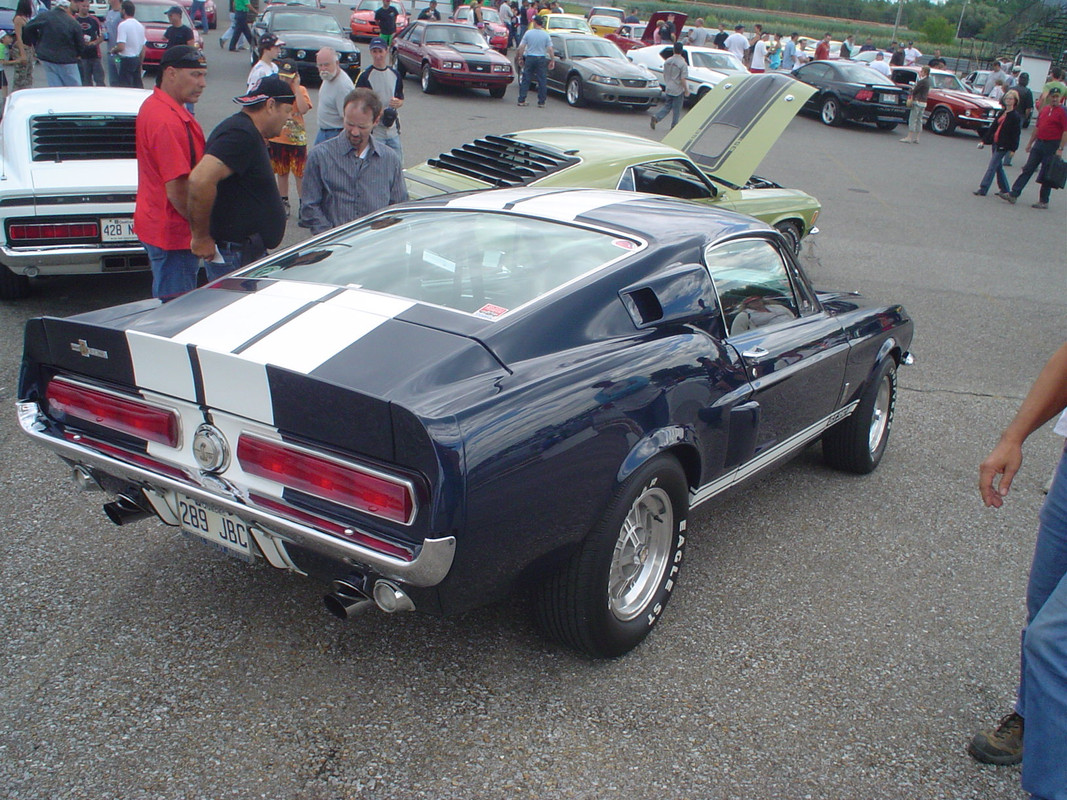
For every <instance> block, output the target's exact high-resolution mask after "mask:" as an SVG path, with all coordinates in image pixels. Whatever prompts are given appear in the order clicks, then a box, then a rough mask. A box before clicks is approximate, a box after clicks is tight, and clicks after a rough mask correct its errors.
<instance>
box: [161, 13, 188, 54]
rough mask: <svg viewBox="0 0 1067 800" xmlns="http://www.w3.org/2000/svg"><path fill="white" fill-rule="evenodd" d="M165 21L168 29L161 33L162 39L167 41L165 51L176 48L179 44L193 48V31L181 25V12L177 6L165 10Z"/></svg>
mask: <svg viewBox="0 0 1067 800" xmlns="http://www.w3.org/2000/svg"><path fill="white" fill-rule="evenodd" d="M167 19H168V20H170V27H169V28H167V29H166V30H165V31H163V38H164V39H166V40H167V49H168V50H170V49H171V48H172V47H177V46H178V45H180V44H185V45H189V47H195V42H194V39H193V29H192V28H190V27H189V26H188V25H182V10H181V7H179V6H171V7H170V8H169V9H167Z"/></svg>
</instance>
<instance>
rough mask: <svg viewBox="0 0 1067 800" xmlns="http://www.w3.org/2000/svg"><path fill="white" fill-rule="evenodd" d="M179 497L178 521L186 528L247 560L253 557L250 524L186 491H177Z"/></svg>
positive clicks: (194, 534) (187, 531)
mask: <svg viewBox="0 0 1067 800" xmlns="http://www.w3.org/2000/svg"><path fill="white" fill-rule="evenodd" d="M176 498H177V501H178V524H179V525H181V529H182V530H183V531H185V532H186V533H189V534H192V535H193V536H197V537H199V538H201V539H203V540H204V541H206V542H208V543H209V544H213V545H215V546H217V547H221V548H223V549H225V550H228V551H230V552H231V553H233V554H235V555H237V556H239V557H241V558H243V559H245V560H246V561H250V560H252V559H253V558H254V556H253V555H252V546H251V544H250V543H249V535H248V526H247V525H245V524H244V523H243V522H242V521H241V520H240V519H238V518H237V517H235V516H233V515H232V514H225V513H221V512H219V511H216V510H214V509H213V508H211V507H210V506H208V505H206V504H204V503H201V502H200V501H199V500H194V499H193V498H192V497H186V496H185V495H183V494H178V495H176Z"/></svg>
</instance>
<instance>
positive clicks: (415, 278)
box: [244, 209, 641, 318]
mask: <svg viewBox="0 0 1067 800" xmlns="http://www.w3.org/2000/svg"><path fill="white" fill-rule="evenodd" d="M640 246H641V243H640V242H637V241H635V240H632V239H628V238H621V237H619V236H616V235H614V234H609V233H605V232H602V231H593V230H588V229H586V228H580V227H577V226H574V225H567V224H564V223H559V222H553V221H549V220H544V219H531V218H528V217H520V216H516V215H513V214H496V213H492V212H472V211H444V210H440V209H436V210H433V211H428V210H418V211H402V212H397V213H390V214H384V215H380V216H377V217H373V218H370V219H367V220H366V221H364V222H361V223H358V224H356V225H355V226H353V227H346V228H343V229H340V230H339V231H338V232H337V234H336V235H334V236H331V237H330V238H328V239H326V240H324V241H321V242H318V243H316V244H314V245H311V246H308V247H304V248H301V249H300V250H298V251H296V252H294V253H289V254H288V255H285V256H282V257H280V258H277V259H272V260H271V261H268V262H266V263H264V264H262V265H261V266H258V267H256V268H255V269H254V270H251V271H250V272H247V273H244V275H245V276H248V277H256V278H264V277H270V278H274V279H280V280H295V281H307V282H313V283H325V284H333V285H335V286H358V287H361V288H364V289H370V290H373V291H377V292H384V293H387V294H392V295H396V296H398V297H405V298H408V299H410V300H416V301H419V302H423V303H433V304H434V305H439V306H444V307H446V308H452V309H455V310H457V311H463V312H466V313H469V314H475V315H478V316H482V317H486V318H496V317H499V316H502V315H503V314H505V313H507V312H508V311H511V310H513V309H515V308H518V307H519V306H521V305H523V304H525V303H528V302H530V301H531V300H535V299H537V298H538V297H540V296H542V295H544V294H547V293H549V292H551V291H552V290H554V289H557V288H559V287H560V286H562V285H564V284H566V283H568V282H570V281H572V280H574V279H575V278H578V277H580V276H582V275H585V274H586V273H589V272H592V271H594V270H597V269H599V268H601V267H603V266H605V265H606V264H609V263H610V262H612V261H615V260H617V259H619V258H622V257H624V256H627V255H629V254H631V253H632V252H634V251H636V250H637V249H639V248H640Z"/></svg>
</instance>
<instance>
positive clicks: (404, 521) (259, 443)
mask: <svg viewBox="0 0 1067 800" xmlns="http://www.w3.org/2000/svg"><path fill="white" fill-rule="evenodd" d="M237 461H238V462H239V463H240V465H241V469H243V470H244V471H245V472H247V473H248V474H249V475H255V476H257V477H260V478H266V479H267V480H271V481H275V482H277V483H280V484H282V485H283V486H287V487H289V488H291V489H296V490H298V491H301V492H305V493H307V494H310V495H314V496H315V497H321V498H322V499H323V500H329V501H330V502H333V503H337V504H339V505H343V506H347V507H348V508H353V509H356V510H357V511H362V512H364V513H367V514H371V515H373V516H376V517H381V518H382V519H387V520H390V521H392V522H398V523H400V524H401V525H410V524H411V522H412V521H413V520H414V519H415V510H416V508H415V491H414V488H413V487H412V485H411V483H410V482H409V481H407V480H405V479H403V478H400V477H394V476H391V475H386V474H384V473H381V472H378V471H376V470H371V469H369V468H367V467H361V466H357V465H355V464H350V463H346V462H342V461H338V460H335V459H333V458H329V457H327V456H323V455H319V454H316V453H312V452H310V451H308V450H304V449H302V448H297V447H294V446H292V445H288V444H285V443H283V442H276V441H270V440H267V439H261V438H259V437H258V436H251V435H248V434H242V435H241V438H240V439H239V440H238V442H237Z"/></svg>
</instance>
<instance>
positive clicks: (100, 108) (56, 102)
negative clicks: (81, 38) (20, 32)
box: [4, 86, 151, 117]
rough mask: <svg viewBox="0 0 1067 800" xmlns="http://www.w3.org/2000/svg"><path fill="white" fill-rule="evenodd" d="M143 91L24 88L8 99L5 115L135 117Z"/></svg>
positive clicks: (107, 88) (96, 87) (142, 99)
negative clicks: (119, 115)
mask: <svg viewBox="0 0 1067 800" xmlns="http://www.w3.org/2000/svg"><path fill="white" fill-rule="evenodd" d="M150 94H151V92H149V91H148V90H146V89H119V88H111V87H104V86H79V87H76V88H72V87H55V88H51V89H23V90H22V91H18V92H13V93H12V94H11V95H10V96H9V97H8V99H7V105H6V106H5V112H4V113H5V115H6V116H9V117H10V116H11V115H12V114H14V113H20V114H25V115H26V116H37V115H40V114H99V113H101V112H105V113H113V114H136V113H137V112H138V110H140V108H141V104H142V103H143V102H144V101H145V98H147V97H148V95H150Z"/></svg>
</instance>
